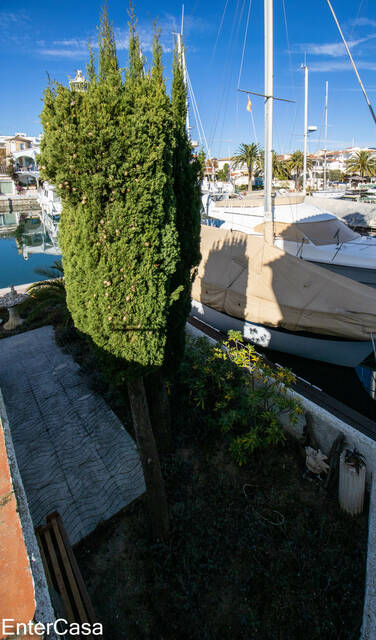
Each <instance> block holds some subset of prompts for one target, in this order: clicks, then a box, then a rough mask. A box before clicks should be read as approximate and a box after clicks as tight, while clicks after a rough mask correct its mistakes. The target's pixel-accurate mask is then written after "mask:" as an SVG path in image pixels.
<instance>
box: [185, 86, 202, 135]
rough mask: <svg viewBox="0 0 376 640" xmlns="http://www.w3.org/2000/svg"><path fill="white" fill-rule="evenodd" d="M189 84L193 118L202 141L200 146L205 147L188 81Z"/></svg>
mask: <svg viewBox="0 0 376 640" xmlns="http://www.w3.org/2000/svg"><path fill="white" fill-rule="evenodd" d="M187 83H188V90H189V95H190V99H191V105H192V110H193V117H194V119H195V122H196V129H197V132H198V137H199V139H200V146H201V147H203V144H202V135H201V129H200V126H199V122H198V117H197V112H196V105H195V102H194V100H193V97H192V91H191V88H190V85H189V82H188V79H187Z"/></svg>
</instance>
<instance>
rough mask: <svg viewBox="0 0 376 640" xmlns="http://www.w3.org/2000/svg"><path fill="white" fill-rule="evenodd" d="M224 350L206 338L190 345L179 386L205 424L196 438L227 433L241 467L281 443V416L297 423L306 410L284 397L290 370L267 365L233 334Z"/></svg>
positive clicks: (230, 445)
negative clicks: (267, 447) (256, 452)
mask: <svg viewBox="0 0 376 640" xmlns="http://www.w3.org/2000/svg"><path fill="white" fill-rule="evenodd" d="M223 347H224V348H221V347H219V346H211V345H210V344H209V342H208V341H207V340H206V339H205V338H202V339H198V340H194V341H190V342H189V343H188V348H187V353H186V357H185V359H184V362H183V364H182V366H181V369H180V377H179V384H180V385H181V386H182V387H183V392H184V390H185V393H186V394H187V396H188V398H189V404H190V406H191V407H192V408H193V410H194V413H195V415H194V416H192V419H194V420H197V419H198V421H199V424H200V425H201V426H202V431H201V432H200V433H199V434H197V433H196V434H195V435H196V437H198V438H199V439H200V438H203V439H206V438H208V437H209V438H210V437H212V436H214V437H217V435H218V433H219V432H220V433H222V434H224V435H225V440H226V443H227V445H228V447H229V450H230V452H231V454H232V456H233V458H234V460H235V462H236V463H237V464H238V465H240V466H241V465H243V464H244V463H246V462H247V461H248V459H249V457H250V455H251V454H252V453H253V452H254V451H255V449H259V448H262V447H266V446H268V445H275V444H278V443H280V442H282V441H283V440H284V439H285V434H284V430H283V428H282V424H281V416H282V414H286V413H287V414H288V415H289V419H290V421H291V422H292V423H294V422H296V421H297V418H298V415H299V414H300V413H302V409H301V408H300V406H299V405H298V403H296V402H295V401H294V400H293V399H291V398H290V397H288V395H287V393H286V390H287V389H288V388H289V387H291V385H292V384H293V383H294V381H295V377H294V375H293V374H292V373H291V371H289V370H288V369H282V368H281V369H278V370H275V369H273V368H272V367H270V366H269V365H267V364H266V363H265V362H264V361H263V360H262V358H261V356H259V355H258V354H257V353H256V352H255V349H254V347H253V346H252V345H250V344H246V345H244V344H243V342H242V338H241V335H240V333H237V332H233V331H230V332H229V338H228V340H227V341H225V342H224V344H223Z"/></svg>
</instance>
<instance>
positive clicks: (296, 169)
mask: <svg viewBox="0 0 376 640" xmlns="http://www.w3.org/2000/svg"><path fill="white" fill-rule="evenodd" d="M287 164H288V168H289V171H290V172H291V174H292V175H293V176H294V180H295V189H298V185H299V178H300V177H301V175H302V173H303V169H304V153H303V152H302V151H294V153H293V154H292V156H291V158H290V160H288V163H287ZM312 167H313V161H312V160H310V158H307V169H311V168H312Z"/></svg>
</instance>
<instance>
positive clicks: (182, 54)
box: [176, 5, 191, 139]
mask: <svg viewBox="0 0 376 640" xmlns="http://www.w3.org/2000/svg"><path fill="white" fill-rule="evenodd" d="M183 28H184V5H182V11H181V26H180V33H178V34H176V35H177V39H178V54H179V59H180V62H181V66H182V70H183V80H184V85H185V91H186V102H185V106H186V116H185V128H186V131H187V136H188V138H189V139H190V138H191V133H190V132H191V127H190V123H189V108H188V81H187V63H186V60H185V51H184V44H183Z"/></svg>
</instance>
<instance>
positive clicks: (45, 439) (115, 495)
mask: <svg viewBox="0 0 376 640" xmlns="http://www.w3.org/2000/svg"><path fill="white" fill-rule="evenodd" d="M0 389H1V390H2V393H3V397H4V402H5V406H6V411H7V414H8V419H9V424H10V428H11V433H12V439H13V444H14V448H15V452H16V457H17V462H18V467H19V469H20V473H21V477H22V480H23V483H24V487H25V491H26V495H27V499H28V503H29V508H30V513H31V517H32V519H33V524H34V526H38V525H40V524H44V523H45V519H46V516H47V515H48V514H49V513H51V512H52V511H58V512H59V513H60V515H61V516H62V519H63V522H64V526H65V528H66V530H67V533H68V536H69V538H70V541H71V543H72V544H75V543H76V542H78V541H79V540H81V539H82V538H83V537H85V536H86V535H88V534H89V533H90V532H91V531H93V530H94V529H95V528H96V527H97V526H98V524H99V523H100V522H102V521H104V520H107V519H108V518H110V517H111V516H112V515H114V514H115V513H117V512H118V511H119V510H120V509H122V508H123V507H125V506H126V505H127V504H129V503H130V502H132V501H133V500H134V499H135V498H137V497H138V496H140V495H141V494H142V493H143V492H144V491H145V483H144V479H143V474H142V468H141V464H140V459H139V456H138V452H137V449H136V446H135V443H134V441H133V439H132V438H131V437H130V435H129V434H128V432H127V431H126V429H125V428H124V426H123V425H122V424H121V422H120V421H119V419H118V418H117V416H116V415H115V414H114V413H113V412H112V411H111V409H110V408H109V407H108V405H107V404H106V403H105V401H104V400H103V398H101V397H100V396H99V395H97V394H96V393H93V391H91V390H90V389H89V387H88V386H87V385H86V384H85V381H84V380H83V378H82V377H81V376H80V372H79V366H78V365H77V363H75V362H74V361H73V359H72V357H71V356H70V355H68V354H66V353H64V352H63V351H62V350H61V349H60V347H58V345H57V344H56V342H55V338H54V332H53V329H52V327H41V328H40V329H35V330H34V331H28V332H25V333H22V334H19V335H16V336H11V337H9V338H3V339H1V340H0Z"/></svg>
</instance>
